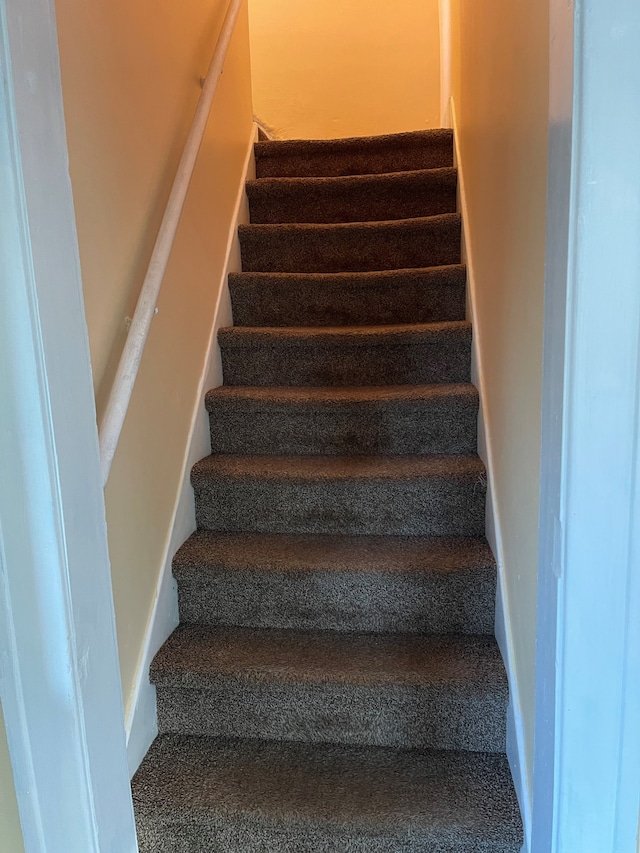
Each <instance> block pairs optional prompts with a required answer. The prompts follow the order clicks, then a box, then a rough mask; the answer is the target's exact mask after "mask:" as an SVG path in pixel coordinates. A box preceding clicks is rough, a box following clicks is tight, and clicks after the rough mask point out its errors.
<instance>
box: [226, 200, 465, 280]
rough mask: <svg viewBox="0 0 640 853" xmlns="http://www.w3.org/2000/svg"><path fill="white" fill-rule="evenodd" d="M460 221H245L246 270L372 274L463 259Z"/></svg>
mask: <svg viewBox="0 0 640 853" xmlns="http://www.w3.org/2000/svg"><path fill="white" fill-rule="evenodd" d="M460 228H461V219H460V215H459V214H457V213H444V214H441V215H439V216H427V217H421V218H415V219H398V220H392V221H384V222H348V223H337V224H313V225H309V224H297V223H296V224H284V225H241V226H240V227H239V228H238V236H239V239H240V251H241V257H242V269H243V270H244V271H245V272H367V271H374V270H389V269H393V270H396V269H409V268H423V267H435V266H444V265H447V264H459V263H460Z"/></svg>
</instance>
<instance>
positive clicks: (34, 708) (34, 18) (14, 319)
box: [0, 0, 137, 853]
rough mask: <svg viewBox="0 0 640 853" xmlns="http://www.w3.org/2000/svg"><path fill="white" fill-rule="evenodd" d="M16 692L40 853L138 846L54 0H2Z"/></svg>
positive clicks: (7, 427)
mask: <svg viewBox="0 0 640 853" xmlns="http://www.w3.org/2000/svg"><path fill="white" fill-rule="evenodd" d="M0 88H1V95H0V199H1V204H0V397H1V399H2V405H1V410H0V649H1V652H2V654H1V666H0V695H1V699H2V706H3V711H4V717H5V723H6V728H7V738H8V743H9V751H10V754H11V761H12V767H13V771H14V779H15V784H16V794H17V800H18V808H19V812H20V820H21V825H22V831H23V836H24V843H25V850H26V853H57V851H65V853H107V851H109V853H135V851H136V850H137V843H136V838H135V828H134V821H133V809H132V803H131V793H130V788H129V777H128V771H127V759H126V749H125V734H124V721H123V711H122V696H121V688H120V675H119V668H118V657H117V647H116V638H115V623H114V614H113V603H112V595H111V581H110V573H109V559H108V552H107V539H106V524H105V512H104V499H103V494H102V489H101V486H100V470H99V457H98V442H97V430H96V422H95V408H94V402H93V386H92V380H91V370H90V360H89V349H88V340H87V330H86V323H85V315H84V306H83V299H82V287H81V280H80V269H79V260H78V248H77V239H76V231H75V219H74V211H73V202H72V195H71V186H70V180H69V174H68V165H67V147H66V137H65V127H64V114H63V106H62V90H61V82H60V72H59V62H58V50H57V34H56V25H55V9H54V3H53V0H9V2H7V0H0Z"/></svg>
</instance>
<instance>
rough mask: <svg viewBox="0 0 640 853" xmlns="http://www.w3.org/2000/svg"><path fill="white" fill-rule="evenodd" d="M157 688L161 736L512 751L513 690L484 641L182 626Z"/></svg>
mask: <svg viewBox="0 0 640 853" xmlns="http://www.w3.org/2000/svg"><path fill="white" fill-rule="evenodd" d="M151 681H152V683H153V684H155V687H156V691H157V697H158V726H159V730H160V731H161V732H169V731H172V732H184V733H189V734H202V735H213V736H223V737H261V738H274V739H277V740H304V741H314V742H320V741H322V742H325V743H351V744H369V745H377V746H397V747H402V748H410V747H421V748H431V749H470V750H475V751H486V752H501V751H504V749H505V738H506V729H505V725H506V724H505V716H506V708H507V699H508V690H507V682H506V676H505V672H504V667H503V665H502V660H501V658H500V652H499V651H498V648H497V645H496V642H495V640H494V639H493V638H491V637H487V636H480V637H472V636H468V635H467V636H455V635H451V636H435V637H432V636H421V635H418V634H413V635H412V634H369V633H367V634H362V633H358V634H353V633H347V632H337V631H315V632H314V631H290V630H277V629H267V630H265V629H254V628H238V627H231V628H228V627H227V628H225V627H216V628H212V627H208V626H201V625H195V626H192V625H184V626H182V627H180V628H178V629H177V630H176V631H174V633H173V634H172V635H171V637H170V638H169V639H168V640H167V642H166V643H165V644H164V645H163V647H162V648H161V649H160V651H159V652H158V654H157V655H156V657H155V659H154V661H153V663H152V666H151ZM338 708H339V709H340V710H339V711H337V709H338Z"/></svg>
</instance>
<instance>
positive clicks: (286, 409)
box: [209, 395, 478, 455]
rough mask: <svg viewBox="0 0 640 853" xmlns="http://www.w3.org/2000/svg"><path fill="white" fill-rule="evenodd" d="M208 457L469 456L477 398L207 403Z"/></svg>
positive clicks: (474, 431) (474, 428)
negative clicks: (283, 455)
mask: <svg viewBox="0 0 640 853" xmlns="http://www.w3.org/2000/svg"><path fill="white" fill-rule="evenodd" d="M209 409H210V411H209V417H210V426H211V448H212V451H213V452H214V453H238V454H241V453H257V454H270V453H277V454H286V455H294V454H330V455H339V454H356V455H357V454H362V455H366V454H372V455H373V454H383V455H392V454H403V453H404V454H426V453H439V454H449V453H463V454H467V453H474V452H475V450H476V434H477V414H478V407H477V399H476V398H475V397H470V396H469V395H466V396H465V397H462V398H453V399H452V398H447V397H441V398H438V399H435V400H432V401H429V402H428V403H427V402H425V403H415V402H407V401H404V402H393V403H390V402H385V403H365V402H354V403H351V404H348V405H347V404H334V405H331V404H318V403H313V402H304V403H275V402H274V403H266V402H262V401H245V400H243V401H238V400H229V401H227V400H216V401H215V402H212V403H210V404H209Z"/></svg>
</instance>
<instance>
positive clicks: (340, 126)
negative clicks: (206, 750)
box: [249, 0, 440, 139]
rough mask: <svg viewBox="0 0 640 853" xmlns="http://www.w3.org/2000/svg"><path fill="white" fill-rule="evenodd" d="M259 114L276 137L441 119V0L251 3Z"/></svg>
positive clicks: (358, 132) (433, 123) (416, 125)
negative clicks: (439, 15) (439, 3)
mask: <svg viewBox="0 0 640 853" xmlns="http://www.w3.org/2000/svg"><path fill="white" fill-rule="evenodd" d="M249 12H250V23H251V58H252V79H253V93H254V110H255V114H256V116H257V117H258V119H259V120H260V121H261V122H262V123H263V124H264V125H265V126H267V127H268V128H269V129H270V130H271V131H272V132H273V134H274V136H276V137H278V138H283V139H293V138H302V139H310V138H311V139H312V138H318V139H324V138H331V137H344V136H366V135H374V134H382V133H395V132H399V131H405V130H419V129H421V128H425V127H437V126H439V124H440V77H439V74H440V60H439V37H438V0H396V2H394V3H388V2H385V0H342V2H340V3H326V2H322V0H250V3H249Z"/></svg>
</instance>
